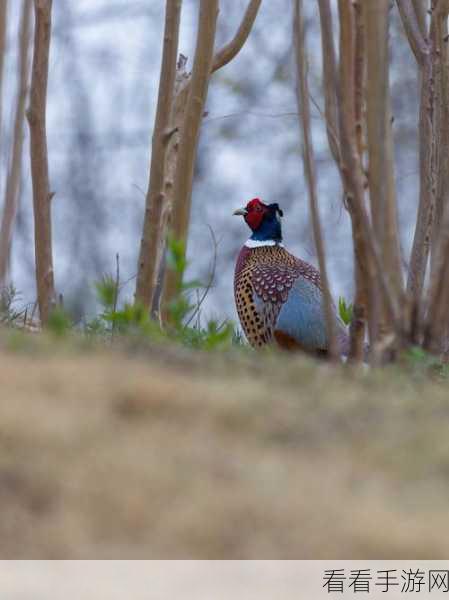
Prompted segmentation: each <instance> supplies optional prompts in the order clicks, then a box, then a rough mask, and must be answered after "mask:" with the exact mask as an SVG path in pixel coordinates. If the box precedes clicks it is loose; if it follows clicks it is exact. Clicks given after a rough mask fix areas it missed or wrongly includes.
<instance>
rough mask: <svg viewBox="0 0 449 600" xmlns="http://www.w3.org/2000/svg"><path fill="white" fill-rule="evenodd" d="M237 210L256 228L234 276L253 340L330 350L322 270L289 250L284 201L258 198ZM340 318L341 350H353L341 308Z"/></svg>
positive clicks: (257, 344)
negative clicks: (284, 237)
mask: <svg viewBox="0 0 449 600" xmlns="http://www.w3.org/2000/svg"><path fill="white" fill-rule="evenodd" d="M234 215H241V216H243V218H244V219H245V222H246V224H247V225H248V226H249V228H250V229H251V230H252V235H251V237H250V238H249V239H248V241H247V242H246V243H245V245H244V246H243V248H242V249H241V251H240V254H239V256H238V259H237V263H236V267H235V277H234V296H235V302H236V306H237V312H238V315H239V319H240V323H241V325H242V328H243V331H244V333H245V335H246V337H247V339H248V341H249V343H250V344H251V345H252V346H254V347H260V346H264V345H266V344H270V343H273V342H275V343H277V344H278V345H279V346H280V347H282V348H285V349H287V350H295V349H300V350H303V351H305V352H307V353H312V354H315V355H326V353H327V349H328V343H327V335H326V324H325V317H324V312H323V302H322V296H323V293H322V288H321V280H320V273H319V271H318V270H317V269H315V267H313V266H312V265H310V264H308V263H306V262H304V261H303V260H301V259H299V258H296V256H293V254H290V252H287V250H285V248H284V245H283V244H282V228H281V217H282V216H283V213H282V210H281V209H280V208H279V205H278V204H265V203H264V202H262V201H261V200H260V199H259V198H254V199H253V200H250V202H248V204H247V205H246V207H245V208H240V209H238V210H236V211H235V212H234ZM334 311H335V308H334ZM335 312H336V311H335ZM335 323H336V325H337V340H338V344H339V350H340V354H347V353H348V349H349V339H348V334H347V331H346V327H345V325H344V324H343V322H342V321H341V319H340V318H339V317H338V315H337V314H335Z"/></svg>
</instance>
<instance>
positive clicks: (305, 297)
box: [275, 277, 347, 353]
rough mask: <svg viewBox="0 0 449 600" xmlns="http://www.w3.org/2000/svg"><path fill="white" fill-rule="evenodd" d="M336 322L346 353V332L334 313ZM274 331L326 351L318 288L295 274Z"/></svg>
mask: <svg viewBox="0 0 449 600" xmlns="http://www.w3.org/2000/svg"><path fill="white" fill-rule="evenodd" d="M336 325H337V336H338V339H339V344H340V349H341V351H342V352H344V353H345V348H344V346H346V341H347V333H346V330H345V326H344V325H343V323H342V322H341V320H340V319H339V318H338V317H337V316H336ZM275 330H276V331H279V332H282V333H284V334H286V335H288V336H289V337H291V338H293V339H294V340H295V341H296V342H297V343H298V344H300V346H301V347H303V348H305V349H307V350H326V349H327V347H328V344H327V334H326V319H325V316H324V307H323V295H322V292H321V290H320V289H319V287H317V286H316V285H315V284H314V283H313V282H312V281H309V280H307V279H305V278H304V277H298V279H297V280H296V281H295V283H294V284H293V286H292V289H291V290H290V292H289V294H288V298H287V300H286V301H285V302H284V304H283V305H282V307H281V309H280V311H279V316H278V318H277V321H276V325H275Z"/></svg>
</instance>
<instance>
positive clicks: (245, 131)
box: [0, 0, 419, 319]
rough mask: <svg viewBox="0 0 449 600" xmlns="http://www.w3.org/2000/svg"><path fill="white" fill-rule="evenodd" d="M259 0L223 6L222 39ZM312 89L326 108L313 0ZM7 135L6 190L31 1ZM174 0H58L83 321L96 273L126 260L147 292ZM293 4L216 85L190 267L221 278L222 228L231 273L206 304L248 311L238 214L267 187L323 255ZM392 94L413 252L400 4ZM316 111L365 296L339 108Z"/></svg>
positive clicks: (65, 239)
mask: <svg viewBox="0 0 449 600" xmlns="http://www.w3.org/2000/svg"><path fill="white" fill-rule="evenodd" d="M246 4H247V2H246V0H231V1H230V0H227V1H226V2H222V3H221V5H222V6H221V12H220V15H219V19H218V35H217V41H218V45H221V44H223V43H225V42H226V41H228V40H229V39H230V38H231V37H232V36H233V35H234V32H235V30H236V28H237V27H238V24H239V21H240V19H241V16H242V14H243V11H244V9H245V7H246ZM305 5H306V9H307V11H308V14H307V43H308V49H309V58H310V74H309V77H310V86H311V92H312V94H313V97H314V100H315V101H316V104H317V105H318V107H322V105H323V95H322V91H321V44H320V37H319V27H318V26H319V23H318V7H317V6H316V4H315V3H314V2H306V3H305ZM8 8H9V13H8V26H7V40H6V44H7V47H6V58H5V65H4V79H3V110H2V123H1V132H2V133H1V135H2V143H1V144H0V153H1V162H0V202H3V197H4V191H5V180H6V173H7V169H8V164H9V158H10V152H11V139H12V134H13V121H14V110H15V105H16V101H17V93H18V29H19V21H20V13H21V9H22V0H20V1H19V0H14V2H9V7H8ZM164 8H165V2H164V1H163V0H77V2H73V1H72V0H56V1H55V2H53V35H52V45H51V56H50V75H49V97H48V113H47V117H48V150H49V165H50V180H51V189H52V190H54V192H55V197H54V199H53V236H54V263H55V280H56V288H57V291H58V292H59V293H62V294H63V296H64V302H65V305H66V307H67V308H69V309H70V310H71V311H73V313H74V314H75V316H76V317H77V318H81V317H82V316H83V315H92V313H94V312H95V310H96V301H95V291H94V285H93V284H94V282H95V281H96V280H98V279H99V278H100V277H101V276H102V275H104V274H105V273H108V272H115V263H116V258H115V257H116V254H117V253H118V254H119V257H120V269H121V280H122V281H126V280H129V283H128V284H127V286H125V288H124V290H123V296H122V299H126V298H129V299H131V298H132V296H133V292H134V284H135V281H134V279H133V277H134V275H135V273H136V261H137V254H138V249H139V242H140V235H141V224H142V218H143V210H144V200H145V192H146V188H147V184H148V172H149V158H150V152H151V135H152V128H153V123H154V112H155V107H156V99H157V91H158V84H159V69H160V60H161V45H162V35H163V26H164ZM291 11H292V3H291V2H289V1H288V0H270V1H269V2H263V3H262V7H261V10H260V12H259V15H258V17H257V20H256V23H255V27H254V29H253V31H252V33H251V35H250V38H249V40H248V42H247V43H246V45H245V46H244V48H243V50H242V51H241V52H240V54H239V55H238V56H237V57H236V58H235V59H234V60H233V61H232V62H231V63H230V64H229V65H227V66H226V67H225V68H223V69H222V70H220V71H219V72H217V73H216V74H215V75H214V76H213V78H212V81H211V85H210V87H209V96H208V101H207V116H206V117H205V119H204V122H203V126H202V131H201V139H200V147H199V155H198V161H197V165H196V178H195V184H194V190H193V209H192V215H191V228H190V236H189V245H188V257H189V260H190V263H189V271H188V274H187V277H188V278H189V279H191V278H195V279H196V278H198V279H200V280H203V281H207V280H208V278H209V273H210V270H211V263H212V261H213V255H214V247H213V243H212V239H211V234H210V230H209V227H210V228H212V229H213V231H214V233H215V236H216V238H217V239H218V241H219V245H218V256H217V265H216V274H215V279H214V283H213V286H212V289H211V291H210V293H209V294H208V297H207V299H206V302H205V303H204V305H203V314H205V315H207V317H210V318H212V317H219V318H220V319H222V318H226V317H228V318H231V319H236V314H235V308H234V301H233V288H232V285H233V269H234V263H235V259H236V255H237V253H238V251H239V248H240V247H241V245H242V244H243V243H244V241H245V240H246V238H247V237H248V231H247V230H246V226H245V224H244V223H243V221H242V220H240V219H236V218H233V217H232V216H231V215H232V211H233V210H234V209H235V208H236V207H239V206H242V205H244V204H245V203H246V202H247V201H248V200H249V199H251V198H253V197H255V196H259V197H261V198H262V199H264V200H266V201H268V202H274V201H276V202H279V204H280V205H281V206H282V208H283V209H284V213H285V216H284V238H285V243H286V245H287V247H288V248H289V249H290V250H291V251H292V252H293V253H295V254H297V255H298V256H300V257H302V258H303V259H305V260H307V261H309V262H312V263H314V264H316V257H315V251H314V243H313V236H312V231H311V226H310V220H309V212H308V199H307V196H306V193H305V187H304V179H303V168H302V161H301V153H300V131H299V126H298V115H297V105H296V97H295V82H294V69H293V61H292V39H291V24H292V15H291ZM197 12H198V2H197V0H184V2H183V13H182V24H181V39H180V51H181V52H182V53H183V54H185V55H186V56H188V57H189V65H191V59H192V56H193V52H194V41H195V34H196V21H197ZM392 12H393V19H392V21H393V23H392V29H391V61H392V69H391V81H390V85H391V92H392V98H393V113H394V135H395V141H396V178H397V184H398V186H397V189H398V195H399V197H398V205H399V211H400V215H399V223H400V227H401V239H402V249H403V256H404V259H405V260H406V259H408V255H409V249H410V246H411V237H412V231H411V227H412V224H413V222H414V218H415V211H416V204H417V197H418V191H419V190H418V166H417V158H418V157H417V130H416V123H417V118H416V114H417V110H418V107H417V83H418V82H417V81H416V78H417V74H416V72H417V69H416V67H415V65H414V58H413V56H412V53H411V52H410V50H409V47H408V44H407V41H406V40H405V38H404V35H403V32H402V29H401V24H400V23H399V20H398V17H397V14H396V9H395V8H393V9H392ZM312 109H313V136H314V142H315V151H316V158H317V168H318V182H319V198H320V210H321V215H322V220H323V226H324V231H325V238H326V244H327V253H328V259H329V269H330V277H331V286H332V291H333V294H334V296H339V295H342V296H345V297H346V298H348V299H351V296H352V290H353V286H352V247H351V246H352V242H351V236H350V224H349V217H348V215H347V213H346V211H345V210H344V208H343V205H342V192H341V186H340V182H339V176H338V173H337V170H336V168H335V165H334V164H333V162H332V159H331V156H330V152H329V150H328V146H327V139H326V134H325V127H324V121H323V118H322V116H321V114H320V111H319V110H318V108H317V107H316V106H314V107H312ZM28 142H29V133H28V126H27V125H25V141H24V150H23V170H22V175H21V190H20V207H19V214H18V219H17V223H16V229H15V232H14V238H13V250H12V266H11V280H12V281H13V283H14V285H15V287H16V289H17V290H18V292H19V293H20V295H21V298H22V301H23V302H33V301H34V300H35V287H34V286H35V284H34V242H33V228H32V196H31V179H30V165H29V146H28Z"/></svg>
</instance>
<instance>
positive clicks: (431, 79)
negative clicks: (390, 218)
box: [396, 0, 439, 343]
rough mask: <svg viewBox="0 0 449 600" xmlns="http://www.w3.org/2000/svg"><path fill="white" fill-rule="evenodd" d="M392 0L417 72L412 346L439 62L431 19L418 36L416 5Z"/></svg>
mask: <svg viewBox="0 0 449 600" xmlns="http://www.w3.org/2000/svg"><path fill="white" fill-rule="evenodd" d="M396 1H397V5H398V9H399V13H400V15H401V19H402V23H403V26H404V30H405V32H406V35H407V38H408V41H409V44H410V48H411V49H412V51H413V53H414V55H415V58H416V61H417V64H418V67H419V71H420V86H421V91H420V110H419V163H420V168H419V170H420V192H419V204H418V215H417V219H416V227H415V234H414V238H413V246H412V252H411V257H410V265H409V274H408V279H407V291H408V293H409V295H410V298H411V303H412V311H411V313H412V317H411V324H410V337H411V340H412V341H413V342H414V343H420V341H421V328H422V316H423V315H422V295H423V288H424V280H425V276H426V270H427V264H428V258H429V252H430V248H431V242H432V228H433V223H434V215H435V205H436V181H437V172H438V164H437V161H438V155H437V148H436V146H435V139H436V131H437V129H436V122H435V116H436V111H435V106H436V102H435V78H436V75H437V74H436V69H435V67H436V63H437V62H438V61H439V57H438V55H437V54H436V52H435V26H434V19H433V17H432V22H431V27H430V35H429V36H428V38H426V37H424V35H423V33H422V26H423V24H422V19H421V17H420V16H419V15H418V14H417V11H416V3H413V2H412V0H396ZM436 1H438V0H436ZM433 3H435V0H433ZM420 14H421V13H420Z"/></svg>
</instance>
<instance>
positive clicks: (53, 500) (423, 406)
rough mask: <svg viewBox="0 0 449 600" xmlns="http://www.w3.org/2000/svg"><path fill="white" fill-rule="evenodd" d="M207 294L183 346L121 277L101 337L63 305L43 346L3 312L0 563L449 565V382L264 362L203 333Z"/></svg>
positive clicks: (411, 363) (418, 364) (180, 316)
mask: <svg viewBox="0 0 449 600" xmlns="http://www.w3.org/2000/svg"><path fill="white" fill-rule="evenodd" d="M178 250H179V248H177V247H175V248H174V259H173V260H172V261H171V262H172V264H174V265H175V266H176V255H177V251H178ZM178 254H179V255H182V252H178ZM184 267H185V265H184V264H182V265H181V267H180V268H184ZM117 272H118V269H117ZM194 284H195V285H194ZM196 286H197V284H196V282H190V283H188V284H186V285H185V286H183V287H182V289H180V290H179V294H178V297H177V298H176V299H175V300H174V302H173V305H172V307H171V308H172V313H171V316H172V319H171V325H170V327H168V328H167V329H165V330H161V329H160V327H159V326H158V325H156V324H155V323H154V322H153V321H151V320H150V319H149V318H148V315H147V313H146V311H144V310H143V309H142V308H141V307H139V306H132V305H130V304H127V303H126V302H124V303H121V302H120V299H119V293H120V280H119V277H118V276H117V277H115V278H113V277H111V276H109V277H105V278H104V279H103V280H102V281H101V282H99V283H98V284H97V292H98V296H99V300H100V303H101V305H102V310H101V312H100V314H99V315H98V316H97V317H96V318H95V319H93V320H92V321H90V322H87V323H84V324H82V325H80V324H78V325H76V324H74V323H73V322H72V320H71V318H70V316H69V315H67V313H66V312H65V311H64V310H63V309H62V308H61V307H59V308H57V309H56V310H55V311H54V312H53V314H52V316H51V320H50V323H49V328H48V331H47V332H45V333H39V334H36V333H33V334H32V333H28V332H26V331H20V330H18V329H17V328H14V326H21V325H23V323H24V322H25V323H26V322H27V314H26V312H25V313H24V312H23V311H17V310H15V308H14V299H15V297H14V293H15V292H14V290H13V289H12V288H11V290H10V291H9V292H8V294H7V295H4V296H3V299H2V303H1V304H0V318H1V323H2V324H3V329H0V389H1V395H0V538H1V540H2V544H1V551H0V557H1V558H2V559H6V558H16V559H18V558H209V559H211V558H215V559H225V558H226V559H231V558H232V559H242V558H277V559H279V558H315V559H319V558H321V559H323V558H328V559H330V558H333V559H337V558H338V559H344V558H358V559H368V558H378V559H380V558H382V559H394V558H402V559H404V558H413V559H427V558H443V557H444V556H445V555H447V553H448V551H449V542H448V541H447V539H446V537H445V536H444V535H442V534H441V531H442V524H443V523H445V522H446V520H447V518H448V516H449V515H448V512H449V511H448V508H447V501H446V498H447V495H448V493H449V477H448V475H449V437H448V435H447V431H448V425H449V402H448V397H449V395H448V385H449V382H448V376H449V371H448V368H447V366H445V365H442V364H441V363H440V362H438V361H436V360H435V359H434V358H432V357H431V356H429V355H427V354H425V353H423V352H422V350H420V349H412V350H410V351H409V352H408V353H406V354H404V356H403V357H402V360H401V361H400V362H399V363H398V364H397V365H395V366H390V367H386V368H383V369H378V370H367V369H365V368H360V369H357V370H356V369H354V368H350V367H348V366H343V365H341V366H331V365H329V364H326V363H323V362H321V363H317V362H314V361H313V360H312V359H308V358H305V357H303V356H300V355H290V354H284V353H278V352H275V351H263V352H257V353H256V352H253V351H251V350H249V349H248V348H247V347H246V346H245V345H244V344H243V341H242V339H241V338H240V337H238V335H236V333H235V330H234V328H233V326H232V324H230V323H221V324H220V323H216V322H210V323H207V324H206V325H203V324H202V323H201V319H200V308H201V304H200V303H197V304H195V303H191V302H190V297H191V296H190V293H191V291H192V289H195V287H196ZM351 310H352V309H351V307H350V306H347V305H346V304H345V303H344V301H342V300H341V301H340V313H342V312H343V313H344V314H343V315H342V318H344V317H345V316H346V317H347V318H348V319H349V320H350V315H351Z"/></svg>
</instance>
